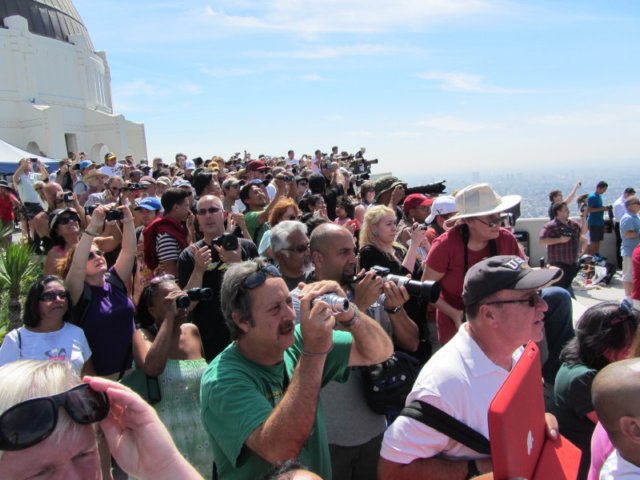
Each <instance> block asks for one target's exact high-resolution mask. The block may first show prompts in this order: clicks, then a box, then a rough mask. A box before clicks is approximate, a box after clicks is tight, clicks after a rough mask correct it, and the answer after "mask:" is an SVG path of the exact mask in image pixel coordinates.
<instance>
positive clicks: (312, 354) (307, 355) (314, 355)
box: [302, 343, 333, 357]
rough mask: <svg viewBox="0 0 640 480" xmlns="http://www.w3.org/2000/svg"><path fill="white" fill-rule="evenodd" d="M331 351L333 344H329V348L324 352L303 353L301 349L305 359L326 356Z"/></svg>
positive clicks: (303, 350)
mask: <svg viewBox="0 0 640 480" xmlns="http://www.w3.org/2000/svg"><path fill="white" fill-rule="evenodd" d="M331 350H333V343H332V344H331V347H330V348H329V350H327V351H326V352H307V351H305V349H304V348H303V349H302V355H304V356H305V357H320V356H322V355H328V354H329V353H330V352H331Z"/></svg>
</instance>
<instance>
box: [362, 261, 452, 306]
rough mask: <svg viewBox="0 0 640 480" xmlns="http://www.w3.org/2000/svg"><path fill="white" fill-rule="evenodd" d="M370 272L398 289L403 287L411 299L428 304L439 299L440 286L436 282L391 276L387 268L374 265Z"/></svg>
mask: <svg viewBox="0 0 640 480" xmlns="http://www.w3.org/2000/svg"><path fill="white" fill-rule="evenodd" d="M371 270H373V271H374V272H376V275H378V276H379V277H382V278H384V280H385V281H389V282H393V283H395V284H396V285H397V286H398V287H402V286H404V288H406V289H407V292H408V293H409V295H411V296H412V297H417V298H419V299H420V300H426V301H427V302H429V303H435V302H437V301H438V298H439V297H440V284H439V283H438V282H432V281H425V282H419V281H417V280H411V279H410V278H407V277H403V276H402V275H393V274H391V273H389V272H390V270H389V269H388V268H385V267H380V266H378V265H376V266H375V267H372V268H371Z"/></svg>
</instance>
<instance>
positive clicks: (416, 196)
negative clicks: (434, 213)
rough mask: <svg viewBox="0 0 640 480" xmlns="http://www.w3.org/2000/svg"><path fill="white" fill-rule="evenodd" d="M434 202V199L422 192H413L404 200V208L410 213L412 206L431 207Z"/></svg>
mask: <svg viewBox="0 0 640 480" xmlns="http://www.w3.org/2000/svg"><path fill="white" fill-rule="evenodd" d="M432 203H433V200H432V199H430V198H429V197H427V196H426V195H422V194H421V193H412V194H411V195H407V197H406V198H405V199H404V202H402V209H403V210H404V212H405V213H408V212H409V210H411V209H412V208H416V207H430V206H431V204H432Z"/></svg>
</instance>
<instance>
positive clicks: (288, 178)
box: [278, 175, 294, 183]
mask: <svg viewBox="0 0 640 480" xmlns="http://www.w3.org/2000/svg"><path fill="white" fill-rule="evenodd" d="M278 178H279V179H280V180H282V181H284V182H289V183H290V182H293V180H294V177H293V175H283V176H281V177H278Z"/></svg>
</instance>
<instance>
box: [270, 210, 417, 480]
mask: <svg viewBox="0 0 640 480" xmlns="http://www.w3.org/2000/svg"><path fill="white" fill-rule="evenodd" d="M279 225H281V224H279ZM279 225H278V226H279ZM276 228H277V227H276ZM310 248H311V258H312V261H313V264H314V266H315V272H314V274H313V276H312V278H311V279H310V280H313V281H318V282H319V281H326V280H331V281H334V282H337V283H338V284H340V287H341V288H342V289H343V290H344V291H345V292H346V293H347V298H348V299H349V300H350V301H351V302H353V303H354V304H355V305H356V306H357V307H358V308H359V309H360V310H361V311H362V312H366V314H367V315H368V316H369V317H370V318H372V319H373V320H374V321H376V322H377V323H378V324H380V325H381V326H382V328H383V329H384V331H385V332H386V333H387V335H388V336H389V338H394V340H395V344H396V345H395V346H397V347H398V348H402V349H404V350H407V351H415V350H416V349H417V348H418V327H417V325H416V324H415V323H414V322H413V320H411V318H409V316H408V315H407V313H406V312H405V310H404V308H403V305H404V303H405V302H406V301H407V300H408V299H409V294H408V293H407V291H406V289H405V288H404V287H398V286H396V285H395V284H394V283H393V282H385V281H384V280H383V279H382V278H381V277H380V276H377V275H376V273H375V272H374V271H370V272H367V273H365V272H364V271H363V272H361V274H360V277H361V278H359V279H358V280H357V281H356V282H353V280H354V275H355V273H356V254H355V241H354V238H353V235H352V234H351V232H349V230H347V229H346V228H344V227H342V226H339V225H336V224H334V223H325V224H322V225H319V226H318V227H317V228H316V229H315V230H314V231H313V233H312V234H311V239H310ZM352 282H353V283H352ZM299 292H300V290H294V291H293V292H292V297H293V306H294V308H295V310H296V314H297V317H298V318H299V316H300V301H299V298H298V294H299ZM383 292H384V296H381V294H382V293H383ZM385 360H386V359H385ZM362 383H363V379H362V372H361V370H358V369H353V370H352V371H351V372H350V373H349V378H348V379H347V380H346V382H345V383H338V382H330V383H329V384H327V385H326V386H325V387H324V388H323V389H322V390H321V392H320V395H321V398H322V404H323V406H324V408H325V412H326V413H325V416H326V426H327V437H328V441H329V451H330V453H331V467H332V473H333V479H334V480H351V479H353V480H375V479H376V471H377V465H376V461H377V458H378V456H379V453H380V444H381V442H382V435H383V433H384V431H385V429H386V427H387V421H386V417H385V415H381V414H377V413H375V412H373V411H372V410H371V409H370V408H369V406H368V405H367V403H366V401H365V397H364V390H363V385H362Z"/></svg>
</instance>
